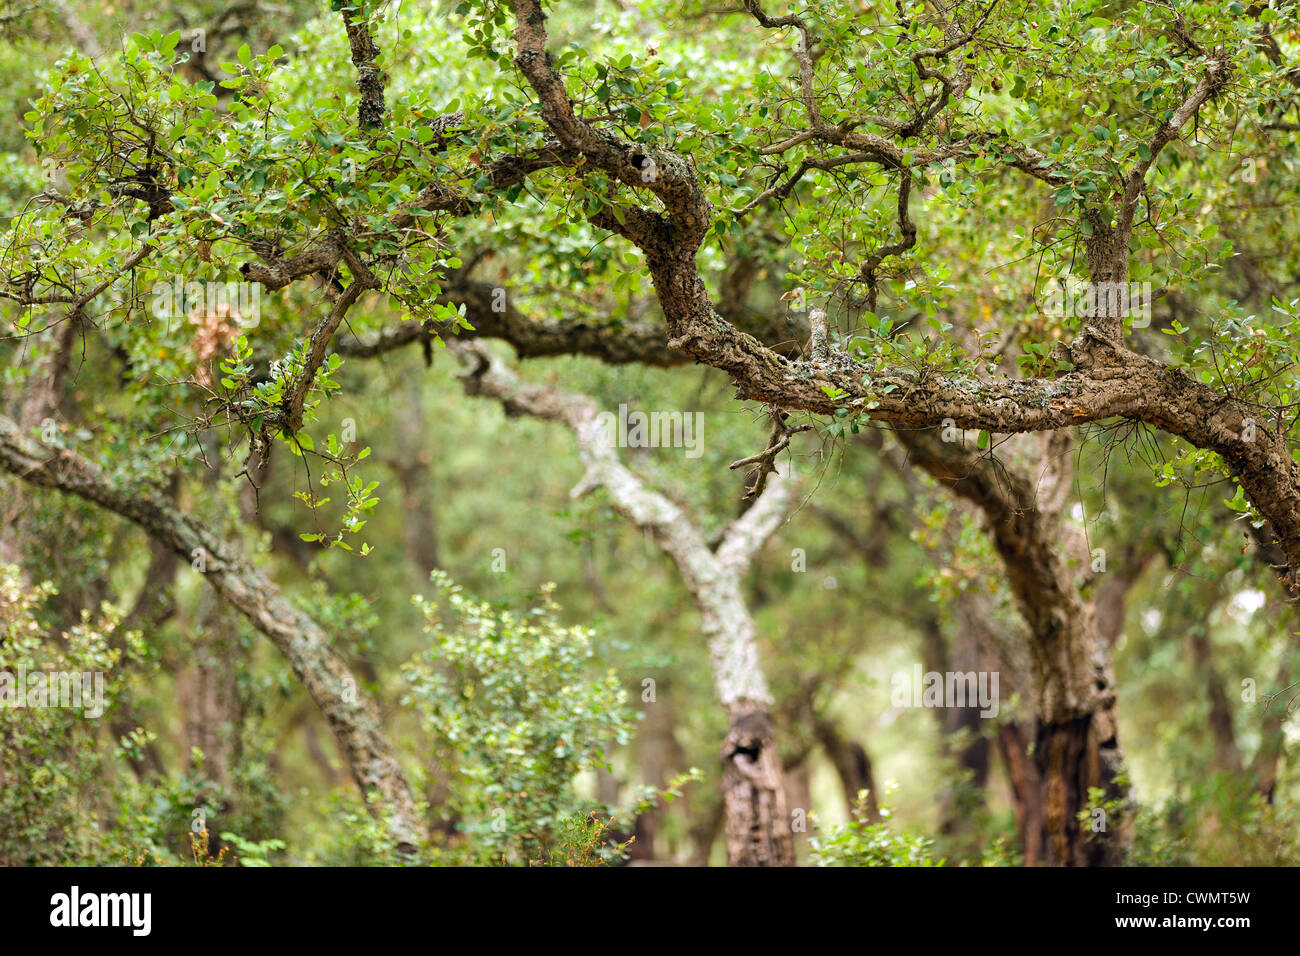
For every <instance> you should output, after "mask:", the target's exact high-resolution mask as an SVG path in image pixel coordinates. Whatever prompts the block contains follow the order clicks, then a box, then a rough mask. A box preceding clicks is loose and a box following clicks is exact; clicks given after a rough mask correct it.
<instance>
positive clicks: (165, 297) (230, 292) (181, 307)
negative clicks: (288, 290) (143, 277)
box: [153, 276, 262, 328]
mask: <svg viewBox="0 0 1300 956" xmlns="http://www.w3.org/2000/svg"><path fill="white" fill-rule="evenodd" d="M153 314H154V315H155V316H157V317H158V318H160V319H171V318H182V317H183V318H188V319H203V318H222V319H231V320H233V321H235V322H238V323H239V324H240V325H243V326H246V327H249V328H252V327H253V326H256V325H257V324H258V322H260V321H261V318H262V287H261V286H260V285H258V284H257V283H256V282H199V281H196V280H191V281H189V282H186V281H185V279H184V277H182V276H177V277H176V278H175V279H173V280H172V281H171V282H155V283H154V285H153Z"/></svg>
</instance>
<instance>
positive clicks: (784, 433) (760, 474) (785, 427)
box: [730, 313, 825, 501]
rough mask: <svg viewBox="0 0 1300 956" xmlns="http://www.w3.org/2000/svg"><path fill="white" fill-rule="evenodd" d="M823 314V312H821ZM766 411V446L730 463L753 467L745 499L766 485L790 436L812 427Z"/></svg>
mask: <svg viewBox="0 0 1300 956" xmlns="http://www.w3.org/2000/svg"><path fill="white" fill-rule="evenodd" d="M822 314H823V315H824V314H825V313H822ZM768 413H769V414H770V415H771V417H772V430H771V432H769V433H768V436H767V447H766V448H764V449H763V450H762V451H761V452H759V453H758V454H757V455H750V456H749V457H748V458H742V459H740V460H739V461H733V462H732V463H731V465H730V468H731V470H732V471H735V470H736V469H737V468H744V467H745V466H746V465H754V466H755V467H754V468H753V470H751V471H750V473H749V474H748V475H747V476H746V480H747V481H748V482H749V484H748V486H747V487H746V489H745V500H746V501H749V500H750V499H753V498H757V497H758V496H759V495H761V494H762V493H763V489H764V488H766V487H767V476H768V475H770V474H772V473H773V472H775V471H776V456H777V455H779V454H780V453H781V452H783V451H785V449H786V448H788V447H789V445H790V438H791V436H793V435H797V434H799V432H806V431H808V430H810V429H811V428H812V426H811V425H808V424H803V425H794V426H793V427H792V426H791V425H790V424H789V419H790V415H789V413H787V412H784V411H782V410H781V409H779V408H769V409H768Z"/></svg>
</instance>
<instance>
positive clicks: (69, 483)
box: [0, 416, 421, 852]
mask: <svg viewBox="0 0 1300 956" xmlns="http://www.w3.org/2000/svg"><path fill="white" fill-rule="evenodd" d="M0 469H3V470H4V471H7V472H9V473H10V474H12V475H14V476H16V477H17V478H20V479H21V480H23V481H24V482H27V483H28V484H32V485H39V486H41V487H45V488H54V489H57V490H59V491H63V492H66V493H68V494H72V495H76V496H77V497H80V498H83V499H85V500H86V501H90V502H93V503H95V504H98V505H100V506H102V507H104V508H106V509H108V510H109V511H112V512H115V513H117V514H119V515H121V516H122V517H124V518H126V519H127V520H129V521H131V522H133V523H135V524H136V525H138V526H139V527H141V528H142V529H144V531H145V532H147V533H148V534H149V535H150V536H151V537H152V538H153V539H154V540H155V541H157V542H158V543H159V544H161V545H163V546H165V547H167V548H169V549H170V550H171V551H172V552H174V553H175V554H176V555H178V556H179V557H180V558H181V559H182V560H184V561H186V562H191V561H192V560H193V558H194V556H195V555H196V554H197V555H201V556H202V557H203V559H204V562H205V566H206V571H205V572H204V576H205V578H206V579H207V581H208V583H209V584H210V585H212V587H213V588H214V589H215V590H216V591H217V593H218V594H220V595H221V597H222V598H223V599H224V600H225V601H226V602H227V603H228V604H229V605H230V606H231V607H233V608H234V609H236V610H237V611H239V612H240V613H241V614H243V615H244V616H245V617H246V618H248V620H249V622H250V623H251V624H252V625H253V626H254V627H256V628H257V629H258V630H259V631H261V632H262V633H263V634H265V635H266V636H267V637H268V638H270V639H271V641H272V642H273V643H274V644H275V646H276V647H277V648H279V650H280V652H281V653H282V654H284V656H285V658H286V659H287V660H288V662H289V665H290V667H291V668H292V669H293V671H294V673H295V674H296V675H297V676H298V679H299V680H301V681H302V683H303V685H304V686H305V687H306V688H307V690H308V692H309V693H310V694H311V696H312V698H313V700H315V701H316V704H317V706H318V707H320V709H321V711H322V713H323V714H324V715H325V718H326V720H327V721H328V723H329V726H330V729H331V731H332V732H333V733H334V736H335V737H336V739H337V740H338V742H339V746H340V749H341V750H342V751H343V753H344V754H345V755H346V757H347V760H348V763H349V766H350V768H351V770H352V776H353V778H354V779H355V780H356V783H357V785H358V787H360V789H361V792H362V794H363V796H364V797H365V799H366V804H367V807H368V808H369V809H370V810H371V812H372V813H374V814H376V815H377V816H378V817H380V818H381V819H382V820H383V821H384V822H385V825H386V826H387V828H388V831H389V833H390V834H391V835H392V837H393V839H394V841H395V842H396V844H397V845H398V846H399V847H400V848H401V849H402V852H410V851H411V850H412V849H413V848H414V847H415V846H416V845H418V844H419V843H420V841H421V838H420V834H421V826H420V819H419V814H418V812H417V810H416V806H415V801H414V799H413V798H412V795H411V790H410V786H409V785H408V783H407V781H406V778H405V776H404V775H403V772H402V769H401V766H400V764H399V763H398V760H397V757H396V755H395V754H394V753H393V749H392V746H391V744H390V743H389V741H388V738H387V736H386V735H385V733H384V729H383V726H382V724H381V722H380V719H379V714H378V711H377V709H376V707H375V704H374V702H373V701H372V700H371V699H370V697H369V696H368V695H367V694H366V693H365V692H364V690H362V688H361V686H360V683H359V682H358V681H357V680H356V679H355V678H354V677H353V676H352V674H351V673H350V672H349V670H348V668H347V665H346V664H345V663H344V661H343V659H342V658H341V657H340V656H339V654H338V653H337V652H336V651H335V650H334V648H333V647H332V646H331V645H330V641H329V637H328V635H326V634H325V632H324V631H322V630H321V628H320V626H319V625H318V624H316V622H315V621H314V620H312V619H311V617H309V616H308V615H307V614H305V613H303V612H302V611H300V610H299V609H298V608H297V607H295V606H294V605H293V604H292V602H290V601H289V600H288V599H287V598H286V597H285V596H284V595H283V594H282V593H281V591H280V589H279V588H278V587H276V585H275V584H274V583H272V582H271V581H270V579H268V578H267V577H266V575H265V574H263V573H262V571H261V570H259V569H258V568H257V567H255V566H254V565H252V564H250V563H249V562H248V560H247V559H246V558H245V557H244V556H243V555H242V554H241V553H240V552H239V550H238V549H237V548H236V547H235V546H234V545H233V544H231V543H230V542H228V541H225V540H223V539H221V538H219V537H218V536H217V535H215V534H214V533H212V532H211V531H210V530H209V529H208V528H207V527H206V526H204V525H202V524H200V523H199V522H197V521H195V520H193V519H191V518H190V517H188V516H187V515H186V514H185V513H184V512H182V511H181V510H180V509H179V508H178V507H177V506H176V505H175V504H174V503H173V502H172V501H171V500H170V499H168V498H167V497H166V496H165V495H164V494H162V493H161V492H159V491H158V490H156V489H154V488H151V487H147V486H141V485H134V484H127V483H125V482H123V481H121V480H119V479H117V478H115V477H114V476H112V475H110V474H108V473H106V472H104V471H103V470H101V469H100V468H99V467H98V466H96V465H95V464H94V463H92V462H90V461H88V460H87V459H85V458H83V457H81V456H80V455H78V454H76V453H74V452H71V451H66V450H60V449H56V448H50V447H48V446H46V445H43V444H41V443H40V442H37V441H34V440H33V439H31V438H29V437H27V436H26V435H24V434H23V432H22V429H21V428H19V427H18V425H17V424H15V423H14V421H13V420H12V419H10V418H8V417H5V416H0Z"/></svg>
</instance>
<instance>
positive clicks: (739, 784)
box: [722, 701, 794, 866]
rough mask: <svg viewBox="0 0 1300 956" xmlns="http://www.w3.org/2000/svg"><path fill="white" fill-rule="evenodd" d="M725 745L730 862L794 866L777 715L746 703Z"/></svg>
mask: <svg viewBox="0 0 1300 956" xmlns="http://www.w3.org/2000/svg"><path fill="white" fill-rule="evenodd" d="M730 720H731V724H730V727H729V728H728V729H727V736H726V738H725V740H724V741H723V744H722V799H723V803H724V806H725V808H726V809H725V820H726V838H727V864H728V865H729V866H794V839H793V835H792V831H791V829H790V817H789V815H788V814H787V813H786V806H785V788H784V786H783V784H782V773H781V757H780V754H778V753H777V749H776V734H775V729H774V726H773V723H772V717H771V714H769V713H768V710H767V708H766V707H765V706H762V705H758V704H754V703H751V702H748V701H742V702H738V703H736V704H735V705H734V706H732V708H731V710H730Z"/></svg>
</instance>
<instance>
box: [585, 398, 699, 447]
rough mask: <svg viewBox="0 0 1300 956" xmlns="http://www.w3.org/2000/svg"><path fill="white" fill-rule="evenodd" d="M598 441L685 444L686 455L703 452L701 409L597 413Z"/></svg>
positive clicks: (624, 408) (623, 444) (632, 444)
mask: <svg viewBox="0 0 1300 956" xmlns="http://www.w3.org/2000/svg"><path fill="white" fill-rule="evenodd" d="M596 427H597V429H598V439H597V440H598V441H599V442H600V443H601V445H602V447H604V448H685V449H686V457H687V458H699V457H700V455H702V454H704V413H703V412H639V411H637V412H629V411H628V410H627V405H626V404H622V405H619V406H618V414H615V413H614V412H601V413H600V414H599V415H597V416H596Z"/></svg>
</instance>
